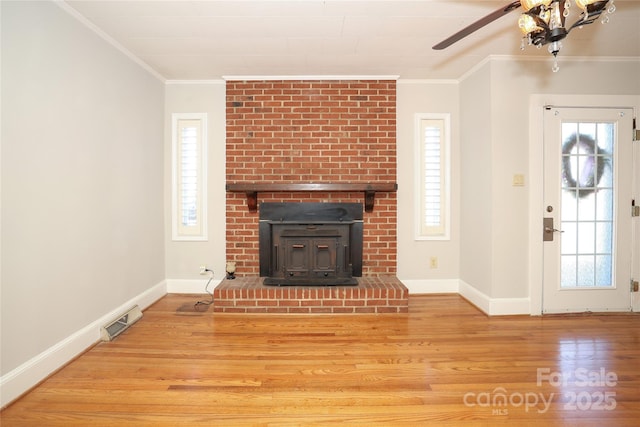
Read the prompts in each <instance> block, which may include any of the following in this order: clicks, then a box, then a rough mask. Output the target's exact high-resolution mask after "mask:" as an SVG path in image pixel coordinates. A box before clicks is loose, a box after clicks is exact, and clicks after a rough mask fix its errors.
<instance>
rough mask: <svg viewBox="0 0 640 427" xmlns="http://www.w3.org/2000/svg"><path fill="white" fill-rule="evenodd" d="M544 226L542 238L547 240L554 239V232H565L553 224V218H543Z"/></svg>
mask: <svg viewBox="0 0 640 427" xmlns="http://www.w3.org/2000/svg"><path fill="white" fill-rule="evenodd" d="M542 222H543V223H542V226H543V227H544V228H543V231H544V233H542V240H543V241H545V242H552V241H553V233H564V231H562V230H558V229H557V228H555V227H554V226H553V218H543V219H542Z"/></svg>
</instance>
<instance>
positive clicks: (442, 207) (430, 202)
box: [415, 114, 450, 240]
mask: <svg viewBox="0 0 640 427" xmlns="http://www.w3.org/2000/svg"><path fill="white" fill-rule="evenodd" d="M449 122H450V119H449V114H416V116H415V128H416V171H417V177H416V191H417V192H418V195H417V197H416V237H415V238H416V240H448V239H449V222H450V220H449V206H450V203H449V199H450V195H449V155H450V154H449V153H450V148H449V145H450V130H449Z"/></svg>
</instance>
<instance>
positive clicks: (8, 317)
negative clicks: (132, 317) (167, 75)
mask: <svg viewBox="0 0 640 427" xmlns="http://www.w3.org/2000/svg"><path fill="white" fill-rule="evenodd" d="M0 7H1V8H2V17H1V18H2V22H1V24H2V28H1V31H2V180H1V183H2V204H1V207H2V215H1V219H2V228H1V231H2V251H1V254H2V259H1V263H2V269H1V273H2V277H1V284H0V290H1V315H0V316H1V325H2V337H1V362H2V365H1V374H2V378H1V380H2V381H1V384H2V404H5V403H6V402H7V401H8V400H10V399H12V398H15V397H16V396H15V394H16V393H20V392H22V391H24V390H25V387H29V386H30V385H33V384H30V383H33V382H34V381H38V380H39V379H41V378H42V377H44V376H46V375H47V374H48V373H49V372H50V370H51V369H55V368H57V367H59V366H60V365H61V364H62V363H64V362H66V360H65V359H68V358H71V357H73V356H74V355H75V354H74V352H75V351H76V350H77V351H83V350H84V349H86V347H87V346H88V345H90V344H91V343H92V342H95V341H96V340H97V339H98V338H99V327H98V326H96V325H95V324H94V323H95V322H96V321H100V320H101V319H103V318H104V316H108V315H113V313H112V312H113V311H114V310H118V309H120V308H121V307H122V305H123V304H127V303H129V302H131V301H132V300H133V299H135V298H137V297H139V296H140V295H148V293H149V291H150V289H160V290H161V291H162V292H164V290H163V286H164V283H163V281H164V275H165V272H164V240H163V236H164V229H163V227H164V225H163V219H164V212H165V211H164V205H163V184H164V176H163V156H164V149H163V145H164V141H163V120H164V117H163V107H162V106H163V97H164V86H163V83H162V82H161V81H160V80H158V79H157V78H156V77H154V76H152V75H151V74H149V73H148V72H147V71H145V70H143V69H142V68H141V67H140V66H139V65H137V64H135V63H134V62H132V61H131V60H130V59H129V58H128V57H126V56H125V55H123V54H122V52H120V51H118V50H117V49H115V48H114V47H113V46H112V45H110V44H108V43H106V42H105V41H104V40H102V39H101V38H99V37H98V36H97V35H96V34H95V33H93V32H92V31H90V30H89V29H88V28H86V27H85V26H83V25H82V24H80V23H79V22H78V21H77V20H76V19H74V18H73V17H71V16H70V15H69V14H67V13H66V12H65V11H63V10H62V9H61V8H60V7H58V6H56V5H55V4H54V3H51V2H0ZM91 325H93V327H92V328H91V331H88V332H87V331H85V328H87V327H88V326H91ZM85 332H86V333H85ZM63 344H64V345H63ZM74 345H75V347H74ZM63 353H64V354H63ZM26 371H30V374H28V375H27V376H28V377H29V378H26V379H25V378H24V377H23V376H22V374H23V373H25V372H26Z"/></svg>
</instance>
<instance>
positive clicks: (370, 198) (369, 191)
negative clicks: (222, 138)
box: [227, 182, 398, 212]
mask: <svg viewBox="0 0 640 427" xmlns="http://www.w3.org/2000/svg"><path fill="white" fill-rule="evenodd" d="M227 191H229V192H235V193H246V195H247V206H248V207H249V211H250V212H256V211H257V210H258V193H260V192H268V193H281V192H325V193H326V192H357V191H362V192H364V210H365V212H372V211H373V204H374V201H375V197H376V192H378V191H383V192H394V191H398V184H396V183H395V182H389V183H387V182H383V183H336V182H322V183H320V182H316V183H234V184H227Z"/></svg>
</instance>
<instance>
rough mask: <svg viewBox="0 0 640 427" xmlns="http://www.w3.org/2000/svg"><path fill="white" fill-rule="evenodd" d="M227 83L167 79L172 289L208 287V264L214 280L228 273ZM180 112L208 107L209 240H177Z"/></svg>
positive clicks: (167, 233)
mask: <svg viewBox="0 0 640 427" xmlns="http://www.w3.org/2000/svg"><path fill="white" fill-rule="evenodd" d="M225 89H226V85H225V82H224V81H222V80H221V81H217V82H200V83H195V82H194V83H188V82H182V83H180V82H168V83H167V85H166V92H165V144H164V153H165V156H164V158H165V160H164V168H165V178H164V183H165V212H166V213H167V217H166V220H165V250H166V259H167V264H166V271H165V277H166V278H167V286H168V291H169V292H174V293H180V292H196V293H202V292H204V287H205V285H206V280H207V277H203V276H200V275H199V268H200V265H203V264H204V265H207V267H208V268H209V269H212V270H213V272H214V280H215V281H212V283H211V285H214V284H217V283H218V282H219V281H220V280H221V279H222V278H223V277H224V274H225V270H224V267H225V261H226V259H225V252H226V247H225V227H226V223H225V200H226V198H225V197H226V196H225V138H226V133H225V132H226V131H225V122H226V118H225V115H226V111H225V93H226V90H225ZM174 113H207V137H208V138H207V144H208V146H207V154H208V161H207V168H208V170H207V178H208V179H207V201H208V204H207V221H208V231H209V233H208V234H209V239H208V240H207V241H198V242H193V241H191V242H189V241H172V238H171V141H172V138H171V115H172V114H174ZM212 289H213V287H212V286H210V290H212Z"/></svg>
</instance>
